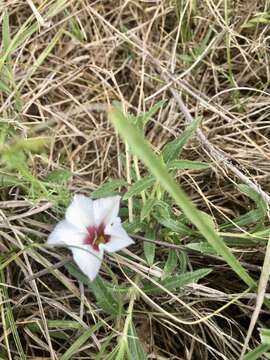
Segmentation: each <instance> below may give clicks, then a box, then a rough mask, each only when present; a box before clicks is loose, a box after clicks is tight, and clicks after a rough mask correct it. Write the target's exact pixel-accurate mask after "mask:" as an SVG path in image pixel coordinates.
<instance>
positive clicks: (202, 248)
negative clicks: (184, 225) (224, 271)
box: [185, 242, 217, 255]
mask: <svg viewBox="0 0 270 360" xmlns="http://www.w3.org/2000/svg"><path fill="white" fill-rule="evenodd" d="M185 246H186V248H188V249H191V250H195V251H199V252H201V253H206V254H213V255H217V252H216V250H215V249H214V248H213V246H212V245H210V244H208V243H206V242H199V243H190V244H186V245H185Z"/></svg>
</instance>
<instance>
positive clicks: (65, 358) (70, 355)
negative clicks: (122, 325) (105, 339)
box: [60, 321, 103, 360]
mask: <svg viewBox="0 0 270 360" xmlns="http://www.w3.org/2000/svg"><path fill="white" fill-rule="evenodd" d="M102 325H103V323H102V322H101V321H100V322H98V323H97V324H95V325H94V326H92V327H91V328H90V329H87V330H86V331H85V332H84V333H83V334H82V335H81V336H79V337H78V339H77V340H76V341H75V342H74V343H73V344H72V345H71V346H70V347H69V348H68V350H67V351H66V352H65V353H64V354H63V355H62V356H61V358H60V360H69V359H72V358H73V355H74V354H76V353H78V351H79V349H80V348H81V347H82V346H83V344H84V343H85V342H86V341H87V340H88V339H89V338H90V337H91V336H92V335H93V334H94V332H95V331H97V330H98V329H99V328H100V327H101V326H102Z"/></svg>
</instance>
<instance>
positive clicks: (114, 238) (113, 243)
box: [99, 218, 134, 252]
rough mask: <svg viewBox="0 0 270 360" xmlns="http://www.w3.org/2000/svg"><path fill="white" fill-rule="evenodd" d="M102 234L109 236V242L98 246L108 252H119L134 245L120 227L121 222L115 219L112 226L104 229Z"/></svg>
mask: <svg viewBox="0 0 270 360" xmlns="http://www.w3.org/2000/svg"><path fill="white" fill-rule="evenodd" d="M104 233H105V234H106V235H110V237H111V238H110V240H109V242H107V243H106V244H101V245H99V247H100V248H103V249H104V250H106V251H108V252H115V251H119V250H121V249H123V248H126V247H127V246H129V245H131V244H134V241H133V240H132V239H131V238H130V237H129V236H128V234H127V232H126V230H125V229H124V228H123V226H122V225H121V220H120V219H119V218H116V221H115V222H114V223H113V224H109V225H107V226H106V227H105V230H104Z"/></svg>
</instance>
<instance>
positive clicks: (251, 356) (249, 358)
mask: <svg viewBox="0 0 270 360" xmlns="http://www.w3.org/2000/svg"><path fill="white" fill-rule="evenodd" d="M269 350H270V345H268V344H260V345H258V346H257V347H256V348H255V349H254V350H251V351H250V352H248V353H247V354H246V355H245V356H244V357H243V360H257V359H262V356H263V355H264V354H265V353H267V352H268V351H269Z"/></svg>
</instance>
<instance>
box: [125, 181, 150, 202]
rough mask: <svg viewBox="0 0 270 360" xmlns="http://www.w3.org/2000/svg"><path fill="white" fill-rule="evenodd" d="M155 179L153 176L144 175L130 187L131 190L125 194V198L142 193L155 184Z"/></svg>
mask: <svg viewBox="0 0 270 360" xmlns="http://www.w3.org/2000/svg"><path fill="white" fill-rule="evenodd" d="M155 181H156V180H155V178H154V177H153V176H148V177H144V178H142V179H140V180H138V181H137V182H136V183H135V184H133V185H131V186H130V187H129V190H128V191H127V192H126V193H125V195H124V196H123V200H128V199H129V198H131V197H132V196H135V195H138V194H140V193H141V192H142V191H144V190H146V189H148V188H149V187H151V186H152V185H154V183H155Z"/></svg>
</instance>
